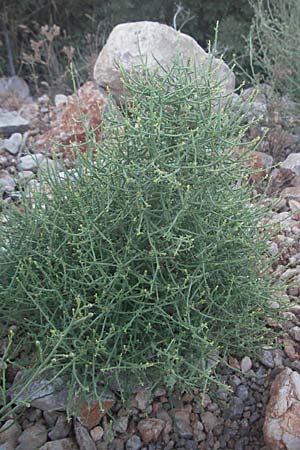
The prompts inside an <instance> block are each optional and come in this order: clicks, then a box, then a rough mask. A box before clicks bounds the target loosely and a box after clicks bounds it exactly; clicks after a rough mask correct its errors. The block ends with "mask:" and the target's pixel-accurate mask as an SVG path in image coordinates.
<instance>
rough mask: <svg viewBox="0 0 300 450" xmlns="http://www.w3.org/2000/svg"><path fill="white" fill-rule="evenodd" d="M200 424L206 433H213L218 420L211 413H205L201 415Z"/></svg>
mask: <svg viewBox="0 0 300 450" xmlns="http://www.w3.org/2000/svg"><path fill="white" fill-rule="evenodd" d="M201 422H202V424H203V426H204V429H205V431H206V432H207V433H208V432H209V431H213V429H214V428H215V426H216V424H217V422H218V419H217V417H216V416H215V415H214V414H213V413H212V412H209V411H207V412H205V413H203V414H201Z"/></svg>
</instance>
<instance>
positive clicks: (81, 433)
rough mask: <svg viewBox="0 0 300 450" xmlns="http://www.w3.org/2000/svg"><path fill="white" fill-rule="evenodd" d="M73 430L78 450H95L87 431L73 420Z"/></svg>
mask: <svg viewBox="0 0 300 450" xmlns="http://www.w3.org/2000/svg"><path fill="white" fill-rule="evenodd" d="M74 430H75V436H76V441H77V444H78V446H79V448H80V450H97V447H96V445H95V443H94V441H93V439H92V438H91V436H90V433H89V432H88V430H87V429H86V428H85V427H84V426H83V425H81V423H80V422H78V420H74Z"/></svg>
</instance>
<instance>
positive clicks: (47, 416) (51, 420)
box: [43, 411, 60, 428]
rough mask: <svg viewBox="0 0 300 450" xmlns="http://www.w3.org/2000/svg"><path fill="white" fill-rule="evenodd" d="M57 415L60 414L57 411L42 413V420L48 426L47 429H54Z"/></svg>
mask: <svg viewBox="0 0 300 450" xmlns="http://www.w3.org/2000/svg"><path fill="white" fill-rule="evenodd" d="M59 414H60V413H59V412H57V411H44V412H43V417H44V420H45V422H46V424H47V425H48V427H50V428H53V427H54V425H55V422H56V421H57V419H58V416H59Z"/></svg>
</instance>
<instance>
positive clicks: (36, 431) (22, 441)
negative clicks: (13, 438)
mask: <svg viewBox="0 0 300 450" xmlns="http://www.w3.org/2000/svg"><path fill="white" fill-rule="evenodd" d="M46 441H47V428H46V427H45V425H43V424H41V423H40V422H37V423H36V424H35V425H32V426H31V427H29V428H27V429H26V430H25V431H23V433H22V434H21V435H20V436H19V438H18V443H19V445H18V446H17V448H16V450H33V449H35V448H39V447H41V446H42V445H44V444H45V442H46Z"/></svg>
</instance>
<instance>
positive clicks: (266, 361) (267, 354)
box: [260, 350, 275, 369]
mask: <svg viewBox="0 0 300 450" xmlns="http://www.w3.org/2000/svg"><path fill="white" fill-rule="evenodd" d="M260 362H261V363H262V364H263V365H264V366H266V367H268V368H269V369H273V367H274V366H275V363H274V357H273V353H272V350H263V351H262V356H261V358H260Z"/></svg>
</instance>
